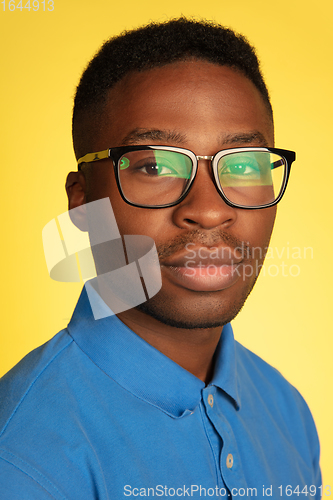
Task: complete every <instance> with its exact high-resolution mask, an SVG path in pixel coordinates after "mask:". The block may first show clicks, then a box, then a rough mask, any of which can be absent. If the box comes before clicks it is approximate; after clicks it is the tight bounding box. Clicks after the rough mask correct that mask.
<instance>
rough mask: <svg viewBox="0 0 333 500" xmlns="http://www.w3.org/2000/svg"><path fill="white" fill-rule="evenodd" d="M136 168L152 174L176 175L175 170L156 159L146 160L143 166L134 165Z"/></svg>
mask: <svg viewBox="0 0 333 500" xmlns="http://www.w3.org/2000/svg"><path fill="white" fill-rule="evenodd" d="M136 169H137V170H141V171H142V172H144V173H145V174H147V175H152V176H158V177H162V176H164V177H166V176H169V177H170V176H177V172H176V170H174V169H173V168H172V167H171V166H169V165H164V164H163V163H160V162H158V161H151V162H146V163H145V164H144V165H143V166H136Z"/></svg>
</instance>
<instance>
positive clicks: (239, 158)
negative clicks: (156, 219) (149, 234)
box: [78, 146, 296, 209]
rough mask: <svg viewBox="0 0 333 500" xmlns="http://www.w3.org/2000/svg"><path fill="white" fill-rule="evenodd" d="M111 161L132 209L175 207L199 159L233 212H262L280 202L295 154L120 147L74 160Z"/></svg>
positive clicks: (257, 149)
mask: <svg viewBox="0 0 333 500" xmlns="http://www.w3.org/2000/svg"><path fill="white" fill-rule="evenodd" d="M107 158H109V159H111V160H112V161H113V166H114V172H115V177H116V181H117V185H118V189H119V192H120V194H121V196H122V198H123V199H124V201H125V202H126V203H128V204H130V205H133V206H135V207H142V208H165V207H171V206H174V205H177V204H178V203H180V202H181V201H182V200H183V199H184V198H185V196H186V195H187V194H188V192H189V190H190V189H191V186H192V184H193V182H194V179H195V176H196V173H197V170H198V161H199V160H209V161H211V165H212V170H213V174H214V175H213V182H214V184H215V187H216V189H217V191H218V193H219V194H220V196H221V198H222V199H223V200H224V201H225V203H227V204H228V205H230V206H231V207H235V208H244V209H260V208H267V207H271V206H273V205H276V204H277V203H278V202H279V201H280V200H281V198H282V196H283V194H284V192H285V190H286V186H287V182H288V178H289V174H290V169H291V164H292V162H293V161H294V160H295V158H296V155H295V153H294V152H293V151H287V150H284V149H276V148H266V147H247V148H233V149H224V150H223V151H219V152H218V153H216V154H215V155H214V156H197V155H195V154H194V153H193V152H192V151H190V150H188V149H183V148H176V147H169V146H123V147H117V148H110V149H106V150H105V151H99V152H98V153H88V154H86V155H85V156H83V157H82V158H80V159H79V160H78V168H79V170H80V169H81V165H82V163H90V162H95V161H99V160H104V159H107Z"/></svg>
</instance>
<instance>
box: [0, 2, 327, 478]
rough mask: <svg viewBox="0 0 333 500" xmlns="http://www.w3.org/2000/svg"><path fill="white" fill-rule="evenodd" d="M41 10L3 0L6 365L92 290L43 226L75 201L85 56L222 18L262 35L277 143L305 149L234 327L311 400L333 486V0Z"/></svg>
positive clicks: (257, 39)
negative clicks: (154, 28) (75, 104)
mask: <svg viewBox="0 0 333 500" xmlns="http://www.w3.org/2000/svg"><path fill="white" fill-rule="evenodd" d="M15 3H16V4H17V3H18V1H16V2H15ZM25 3H26V1H23V5H24V4H25ZM41 9H42V7H40V10H39V11H38V12H33V11H32V10H31V11H30V12H29V11H27V10H25V9H23V12H21V11H20V10H17V9H16V10H15V11H12V12H10V11H9V10H8V0H6V11H5V12H4V11H3V3H0V23H1V26H0V32H1V35H0V37H1V73H2V75H1V83H0V87H1V92H0V99H1V110H2V111H1V125H0V128H1V133H0V142H1V151H0V158H1V230H2V243H1V278H2V280H1V305H2V314H1V327H0V330H1V332H0V335H1V338H0V345H1V351H0V375H1V374H3V373H5V372H6V371H7V370H8V369H9V368H11V366H13V365H14V364H15V363H16V362H17V361H19V359H20V358H22V357H23V356H24V355H25V354H26V353H27V352H28V351H30V350H31V349H33V348H34V347H36V346H38V345H39V344H41V343H43V342H45V341H46V340H48V339H49V338H50V337H51V336H53V335H54V334H55V333H56V332H57V331H58V330H60V329H61V328H63V327H64V326H65V325H66V324H67V322H68V320H69V318H70V316H71V313H72V310H73V308H74V305H75V303H76V300H77V297H78V295H79V291H80V288H81V285H79V284H64V283H56V282H53V281H52V280H51V279H50V278H49V277H48V274H47V269H46V264H45V260H44V255H43V248H42V240H41V233H42V228H43V227H44V225H45V224H46V223H47V222H49V221H50V220H51V219H53V218H54V217H56V216H57V215H58V214H61V213H63V212H64V211H65V210H66V208H67V207H66V198H65V192H64V189H63V185H64V181H65V177H66V174H67V172H68V171H69V170H71V169H75V159H74V154H73V152H72V145H71V107H72V97H73V94H74V91H75V86H76V84H77V83H78V80H79V77H80V74H81V72H82V70H83V68H84V67H85V65H86V64H87V62H88V61H89V59H90V58H91V57H92V56H93V54H94V53H95V51H96V50H97V48H98V47H99V46H100V44H101V43H102V42H103V41H104V40H105V39H107V38H108V37H109V36H110V35H113V34H117V33H119V32H120V31H122V30H123V29H131V28H133V27H136V26H138V25H141V24H145V23H147V22H148V21H150V20H156V21H163V20H166V19H168V18H170V17H175V16H179V15H180V14H184V15H187V16H195V17H204V18H208V19H212V20H216V21H217V22H219V23H221V24H224V25H226V26H230V27H232V28H233V29H235V30H236V31H239V32H241V33H243V34H245V35H246V36H247V37H248V38H249V40H250V42H251V43H253V44H254V45H255V46H256V47H257V51H258V55H259V57H260V59H261V61H262V69H263V72H264V76H265V77H266V81H267V84H268V88H269V90H270V93H271V98H272V104H273V108H274V111H275V123H276V146H277V147H281V148H284V149H293V150H295V151H296V152H297V162H296V163H295V164H294V166H293V169H292V176H291V179H290V184H289V188H288V192H287V194H286V196H285V198H284V200H283V201H282V203H281V204H280V207H279V210H278V218H277V222H276V228H275V233H274V236H273V240H272V243H271V246H272V247H273V249H274V251H273V257H272V258H270V259H269V260H268V261H267V265H266V276H261V277H260V279H259V282H258V284H257V286H256V289H255V291H254V292H253V293H252V295H251V297H250V298H249V300H248V302H247V304H246V306H245V308H244V310H243V311H242V312H241V314H240V315H239V317H238V318H237V319H236V320H235V321H234V330H235V333H236V337H237V339H238V340H240V341H241V342H242V343H244V344H245V345H246V346H247V347H249V348H250V349H252V350H254V351H255V352H256V353H257V354H259V355H260V356H262V357H263V358H264V359H265V360H267V361H268V362H270V363H271V364H273V365H274V366H275V367H277V368H278V369H279V370H280V371H281V372H282V374H283V375H284V376H285V377H286V378H287V379H288V380H289V381H290V382H291V383H293V384H294V385H295V386H296V387H297V388H298V389H299V390H300V392H301V393H302V394H303V396H304V397H305V399H306V400H307V402H308V404H309V406H310V408H311V410H312V412H313V415H314V418H315V421H316V424H317V428H318V432H319V436H320V441H321V447H322V460H321V464H322V471H323V483H324V484H330V485H332V487H333V458H332V450H333V432H332V421H333V419H332V387H333V368H332V366H333V363H332V347H333V341H332V333H333V332H332V325H331V313H332V308H333V304H332V278H333V276H332V242H333V241H332V222H331V220H332V202H333V195H332V186H333V173H332V172H333V166H332V155H333V153H332V137H333V134H332V132H333V130H332V128H333V127H332V120H333V118H332V117H333V109H332V108H333V106H332V81H333V70H332V48H333V40H332V38H333V37H332V31H333V30H332V14H333V7H332V3H331V0H317V1H316V2H309V1H304V0H279V2H277V1H276V2H269V1H267V0H250V1H249V0H238V1H235V0H234V1H232V0H225V1H223V0H219V1H217V0H214V1H212V0H205V1H202V0H200V1H198V0H168V1H164V0H162V1H159V2H156V1H155V2H152V1H149V2H146V3H142V2H138V1H136V0H129V1H127V2H116V1H103V0H93V1H91V2H87V1H79V0H71V1H68V0H54V11H53V12H48V11H46V12H43V11H42V10H41ZM294 247H296V248H297V249H300V250H301V252H303V251H304V248H308V247H311V248H312V249H313V258H311V253H310V252H309V251H308V252H307V255H306V258H298V259H296V258H295V250H294ZM283 248H284V250H283ZM288 249H289V258H288V256H287V253H288ZM282 252H283V254H282ZM292 255H294V256H292ZM282 265H284V266H285V267H284V274H288V276H282ZM272 266H273V267H272ZM274 266H275V267H274ZM290 266H299V268H297V267H290ZM298 270H299V272H300V273H299V275H298V276H290V273H292V274H297V273H298ZM277 272H278V275H277V276H270V274H271V275H273V274H276V273H277Z"/></svg>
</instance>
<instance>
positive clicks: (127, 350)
mask: <svg viewBox="0 0 333 500" xmlns="http://www.w3.org/2000/svg"><path fill="white" fill-rule="evenodd" d="M86 286H87V285H86ZM68 330H69V333H70V335H71V336H72V337H73V339H74V341H75V342H76V344H77V345H78V346H79V347H80V348H81V349H82V351H83V352H85V354H87V355H88V356H89V358H90V359H91V360H92V361H93V362H94V363H95V364H96V365H97V366H98V367H99V368H100V369H101V370H103V371H104V372H105V373H106V374H107V375H108V376H109V377H111V378H112V379H113V380H115V381H116V382H117V383H118V384H120V385H121V386H122V387H124V388H125V389H126V390H128V391H130V392H131V393H132V394H134V395H135V396H136V397H138V398H140V399H143V400H145V401H147V402H148V403H150V404H152V405H154V406H156V407H158V408H160V409H161V410H162V411H164V412H165V413H167V414H169V415H170V416H172V417H174V418H177V417H178V418H179V417H183V416H185V415H186V414H189V413H191V412H192V411H194V409H195V408H196V407H197V406H198V404H199V403H200V401H201V398H202V390H203V389H204V388H205V384H204V382H202V381H201V380H199V379H198V378H197V377H195V376H194V375H192V374H191V373H190V372H188V371H187V370H185V369H184V368H182V367H181V366H179V365H178V364H176V363H175V362H173V361H172V360H171V359H170V358H168V357H167V356H165V355H164V354H162V353H161V352H159V351H158V350H157V349H155V348H154V347H152V346H151V345H150V344H148V343H147V342H145V341H144V340H143V339H142V338H141V337H139V336H138V335H136V334H135V333H134V332H133V331H132V330H130V329H129V328H128V327H127V326H126V325H125V324H124V323H122V322H121V321H120V320H119V319H118V318H117V316H115V315H113V316H107V317H105V318H102V319H99V320H95V319H94V316H93V314H92V310H91V307H90V303H89V300H88V296H87V292H86V289H85V287H84V289H83V291H82V293H81V296H80V298H79V301H78V303H77V306H76V308H75V311H74V313H73V317H72V319H71V321H70V323H69V325H68ZM234 344H235V342H234V338H233V333H232V328H231V325H230V324H229V325H225V326H224V328H223V333H222V336H221V339H220V342H219V345H218V348H217V351H216V365H215V372H214V376H213V379H212V382H211V384H209V385H215V386H217V387H219V388H220V389H222V390H223V391H224V392H225V393H227V394H228V395H229V396H230V397H231V398H232V399H233V400H234V401H235V403H236V406H237V405H239V398H238V391H237V381H236V365H235V349H234Z"/></svg>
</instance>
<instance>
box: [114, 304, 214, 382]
mask: <svg viewBox="0 0 333 500" xmlns="http://www.w3.org/2000/svg"><path fill="white" fill-rule="evenodd" d="M117 316H118V318H119V319H120V320H121V321H122V322H123V323H125V325H127V326H128V327H129V328H131V330H133V331H134V332H135V333H136V334H137V335H139V336H140V337H141V338H142V339H143V340H145V341H146V342H148V344H150V345H152V346H153V347H155V348H156V349H157V350H159V351H160V352H162V353H163V354H164V355H165V356H167V357H168V358H170V359H172V361H174V362H175V363H177V364H178V365H180V366H181V367H182V368H184V369H185V370H187V371H189V372H190V373H192V374H193V375H195V376H196V377H197V378H199V379H200V380H202V381H203V382H205V384H208V383H209V382H210V380H211V379H212V376H213V370H214V363H213V356H214V353H215V350H216V346H217V344H218V341H219V339H220V336H221V332H222V327H217V328H208V329H201V328H200V329H195V328H194V329H183V328H176V327H172V326H169V325H165V324H164V323H161V322H160V321H158V320H156V319H155V318H152V317H151V316H148V315H147V314H145V313H143V312H141V311H138V310H136V309H130V310H128V311H125V312H123V313H120V314H118V315H117Z"/></svg>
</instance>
